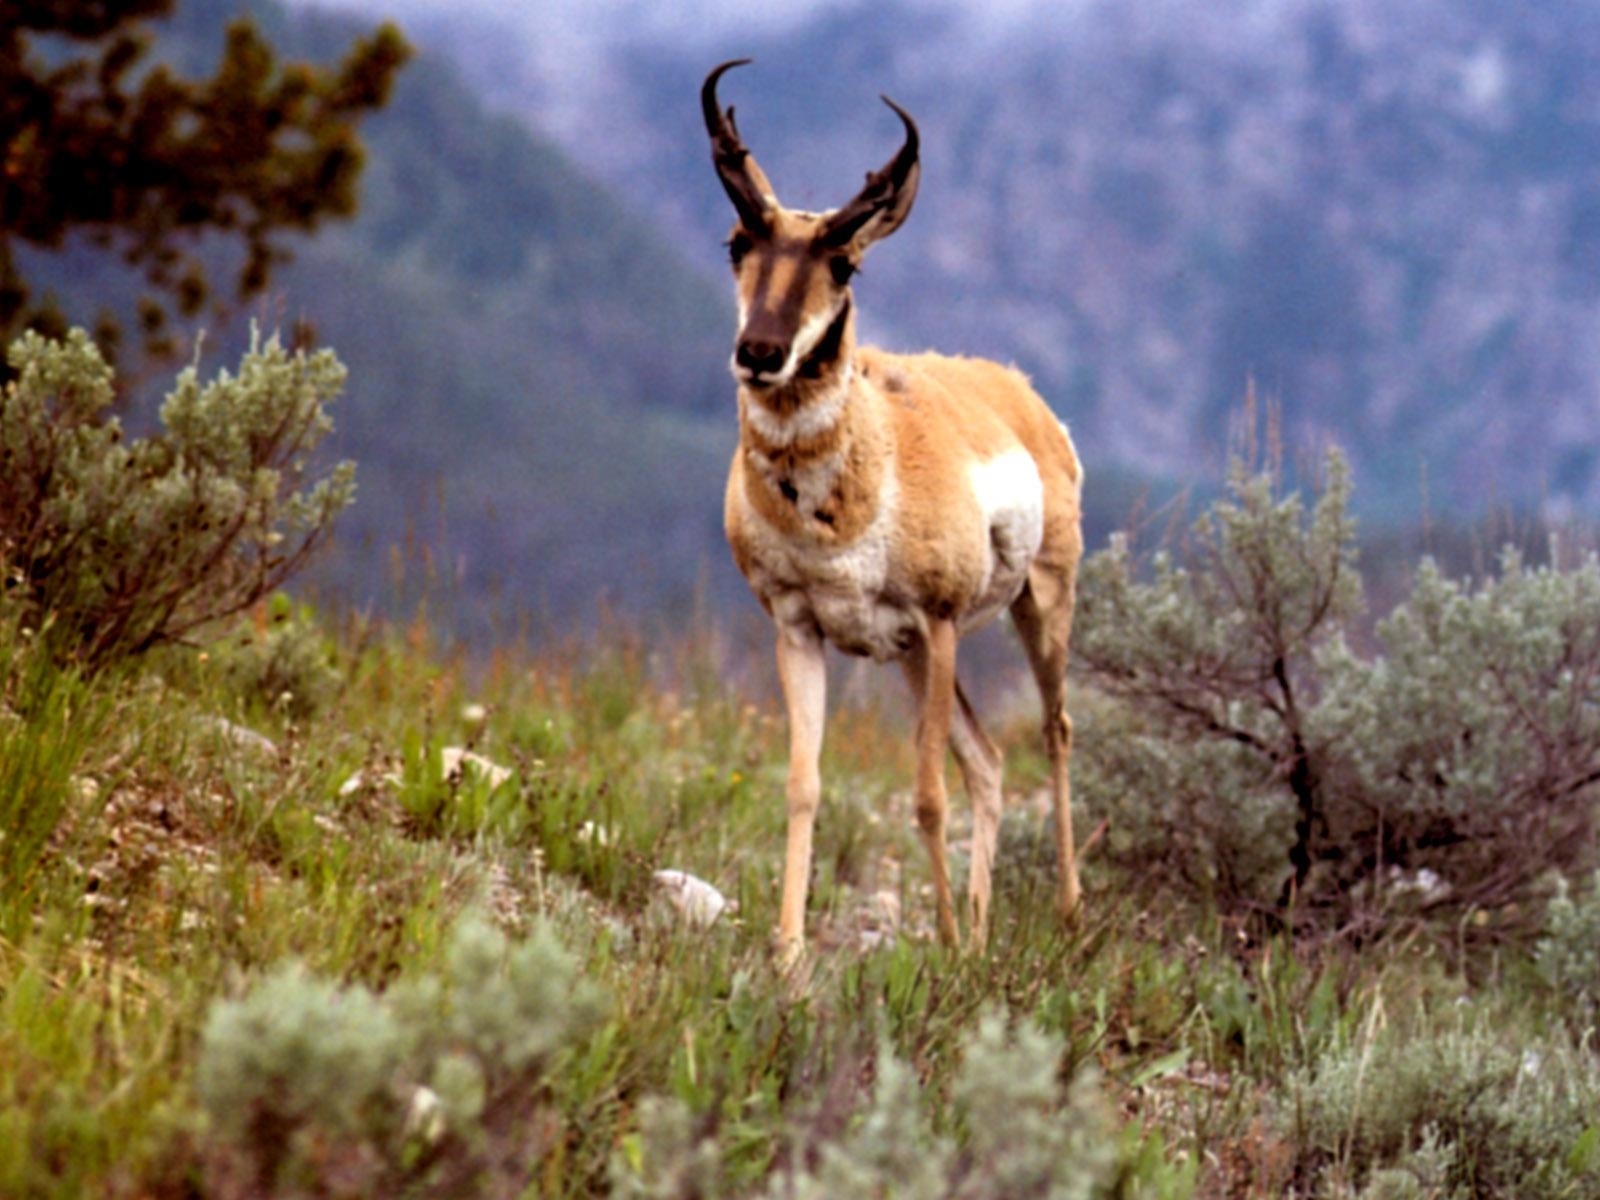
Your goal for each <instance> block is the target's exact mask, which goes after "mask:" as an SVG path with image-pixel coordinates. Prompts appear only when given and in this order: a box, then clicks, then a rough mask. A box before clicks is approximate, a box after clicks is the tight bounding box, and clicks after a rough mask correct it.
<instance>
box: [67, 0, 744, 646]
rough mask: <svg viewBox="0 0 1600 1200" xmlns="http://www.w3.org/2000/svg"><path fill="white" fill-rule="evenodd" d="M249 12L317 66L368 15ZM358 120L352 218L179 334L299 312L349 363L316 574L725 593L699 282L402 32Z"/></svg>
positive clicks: (450, 598)
mask: <svg viewBox="0 0 1600 1200" xmlns="http://www.w3.org/2000/svg"><path fill="white" fill-rule="evenodd" d="M240 7H241V6H240V5H238V4H233V3H224V2H222V0H184V3H182V4H180V5H179V7H178V11H177V14H176V15H175V16H174V18H173V19H172V20H170V21H167V22H162V23H160V24H158V25H157V26H155V31H156V33H157V36H158V42H157V53H158V54H159V55H160V56H162V57H163V58H166V59H168V60H171V61H175V62H178V63H180V64H181V65H183V66H184V67H186V68H188V69H192V70H196V71H199V70H209V69H210V63H211V61H212V60H213V59H214V57H215V55H216V53H217V51H218V50H219V49H220V47H221V45H222V31H223V28H224V26H225V23H226V21H227V19H228V18H229V16H230V15H232V14H233V13H234V12H236V11H238V10H239V9H240ZM251 9H252V11H253V12H254V14H255V17H256V19H257V20H258V21H259V22H260V23H261V24H262V26H263V28H264V30H265V32H266V33H267V35H268V37H269V38H270V40H271V41H272V42H273V43H274V45H275V46H277V47H278V48H279V50H280V51H281V52H282V53H283V54H284V55H285V56H286V57H299V58H309V59H312V60H314V61H330V60H331V59H333V58H335V57H336V56H338V55H339V54H341V53H342V51H343V49H344V47H346V46H347V45H348V44H349V42H350V41H351V40H352V38H353V37H354V36H355V35H356V34H357V33H359V32H361V31H363V30H364V29H365V28H366V27H368V26H370V25H371V23H372V22H371V21H370V20H367V19H364V18H352V17H327V16H321V15H317V14H290V13H288V12H286V11H285V10H283V9H281V8H278V7H276V6H273V5H271V4H257V5H252V6H251ZM363 137H364V140H365V142H366V145H367V148H368V152H369V153H368V162H367V167H366V173H365V176H364V178H363V181H362V188H361V192H362V199H361V208H360V213H359V216H358V217H357V218H356V219H355V220H354V221H352V222H349V223H346V224H336V225H332V226H329V227H328V229H327V230H326V232H324V233H321V234H319V235H318V236H317V237H315V238H312V239H309V240H303V241H301V242H299V243H297V244H294V245H293V247H292V249H293V253H294V257H293V260H292V261H291V262H290V263H289V264H288V265H287V266H285V267H283V268H281V269H280V270H279V271H278V272H277V273H276V274H275V275H274V279H273V285H272V289H271V293H270V295H269V297H268V298H267V300H266V301H265V302H263V303H260V304H254V305H251V306H249V307H248V309H247V311H242V312H238V313H236V314H234V315H233V316H232V317H231V318H229V319H228V320H227V321H225V322H223V323H221V325H220V327H219V324H218V321H217V319H216V318H215V317H210V316H208V317H207V319H206V322H205V323H206V325H207V326H208V328H207V329H206V336H205V338H204V340H203V342H202V346H203V356H202V359H201V368H202V371H203V372H206V373H210V372H213V371H215V370H216V369H218V368H219V367H223V366H231V365H232V364H233V363H234V362H236V361H237V355H238V352H239V350H240V348H241V346H242V344H243V342H244V340H245V339H246V337H247V336H248V329H249V325H250V323H251V322H252V321H257V322H259V323H260V324H261V325H262V327H263V328H264V329H265V330H267V331H269V332H270V331H271V330H273V329H277V328H281V329H284V330H286V331H287V330H289V329H290V328H292V327H295V326H297V325H300V324H301V323H306V324H308V325H309V326H310V327H311V328H312V329H313V330H314V331H315V336H316V339H317V341H318V342H319V343H321V344H326V345H330V346H332V347H333V348H334V349H335V350H336V351H337V352H338V354H339V356H340V358H341V359H342V360H343V361H344V363H345V364H346V365H347V366H348V367H349V369H350V376H349V384H348V387H347V389H346V394H345V396H344V397H343V399H341V400H340V402H339V403H338V405H337V406H336V408H335V413H334V415H335V420H336V423H337V431H336V434H335V436H334V438H333V439H332V441H333V443H334V445H333V453H334V454H336V455H337V456H338V457H347V458H351V459H354V460H356V462H357V464H358V473H357V483H358V490H357V499H356V503H355V505H354V506H353V508H352V509H351V510H350V511H349V512H348V513H347V514H346V515H345V516H344V517H343V518H342V519H341V522H340V525H339V529H338V536H337V539H336V543H335V549H334V551H333V552H332V553H330V554H325V555H323V556H322V557H321V559H320V560H319V562H318V565H317V568H316V570H317V577H318V579H319V582H320V584H321V585H322V586H323V587H324V588H326V589H331V590H332V591H333V592H335V593H336V594H338V595H340V596H342V597H344V598H346V599H347V600H349V601H350V602H353V603H355V604H357V605H359V606H369V605H370V606H376V607H377V608H378V609H380V610H388V611H401V610H404V609H407V608H409V607H410V605H411V604H413V603H414V602H415V601H416V600H418V599H419V598H420V597H422V596H424V595H429V596H432V597H436V598H437V599H438V601H439V602H440V603H443V604H445V605H447V606H448V610H447V611H443V612H440V611H438V609H437V608H436V610H435V612H436V615H438V616H440V617H441V618H442V619H444V620H445V622H446V623H447V624H448V625H451V626H453V627H454V628H456V629H458V630H460V631H462V632H464V633H467V634H469V635H470V634H473V633H474V632H482V631H484V630H485V629H486V628H487V627H488V626H489V624H490V622H491V621H492V620H498V622H499V623H500V625H501V627H502V628H504V627H505V626H507V625H511V624H513V623H516V622H519V621H521V620H522V619H525V618H529V617H533V618H540V617H545V618H550V619H552V620H553V621H554V623H555V624H556V625H558V626H562V627H565V626H568V625H572V624H580V623H583V622H585V621H587V620H589V619H590V618H591V617H592V614H593V613H594V611H595V608H596V606H597V604H601V603H605V604H609V605H611V606H615V607H616V608H618V609H621V610H624V611H629V610H631V611H640V610H645V609H648V610H659V609H660V608H661V607H662V606H667V607H668V608H679V609H681V608H684V607H686V606H687V605H689V604H690V603H691V602H692V600H693V599H694V597H695V596H696V594H697V593H698V592H699V591H701V590H703V588H704V586H705V585H706V584H707V583H709V585H710V586H711V587H712V588H713V589H717V590H725V591H729V592H732V591H734V590H735V589H737V590H739V591H742V590H743V588H742V584H741V583H739V581H738V579H737V575H736V573H735V572H734V571H733V570H732V567H731V565H727V554H726V550H725V548H724V547H723V546H722V545H721V532H720V530H721V504H722V479H723V478H724V476H725V473H726V469H727V462H728V457H729V455H730V454H731V453H732V448H733V443H734V440H735V436H736V434H735V429H734V426H733V421H732V415H731V414H732V412H733V398H732V385H731V381H730V380H729V378H728V374H727V368H726V359H727V353H728V351H727V345H728V336H729V335H728V325H729V322H730V320H731V315H730V314H729V312H728V311H727V310H728V308H729V307H730V302H729V300H728V299H727V297H726V296H725V295H724V294H723V292H722V290H721V289H720V288H718V287H716V286H714V285H713V284H711V283H709V282H708V281H707V280H706V279H705V278H704V277H703V276H702V275H701V274H699V273H698V272H696V271H694V270H692V269H690V267H689V266H688V265H687V264H686V262H685V260H684V258H683V256H682V255H681V253H680V252H679V251H678V250H677V249H676V248H675V247H673V246H672V245H671V244H670V243H669V242H668V241H667V239H665V238H664V237H663V235H662V234H661V232H660V231H659V230H658V229H656V228H654V227H653V226H652V225H651V224H650V223H649V222H648V221H646V220H644V219H643V218H641V216H640V215H639V213H638V212H637V211H635V210H633V209H631V208H630V207H629V206H628V205H626V204H624V203H622V202H619V200H618V199H617V198H616V197H615V196H614V194H613V192H612V191H611V189H609V188H607V187H605V186H604V185H602V184H600V183H597V182H595V181H593V180H592V179H591V178H589V177H588V176H587V174H586V173H585V171H584V170H582V169H581V168H580V167H578V166H577V165H575V164H574V163H573V161H572V160H571V158H570V157H569V155H567V154H566V153H565V152H564V151H563V150H561V149H559V148H558V147H556V146H555V145H553V144H552V143H551V142H550V141H549V140H547V139H545V138H542V137H540V136H539V135H538V134H536V133H535V132H533V131H531V130H530V129H529V128H527V127H526V125H524V124H523V123H522V122H520V121H517V120H514V119H512V118H511V117H508V116H497V115H494V114H493V113H491V112H489V111H487V110H486V109H485V107H484V105H483V103H482V101H481V100H480V99H479V98H478V97H477V95H476V94H475V93H474V92H473V91H472V89H471V88H469V87H468V86H467V85H466V84H465V83H464V82H463V80H462V79H461V77H460V73H459V72H458V70H457V69H456V68H455V67H454V66H452V65H451V64H450V63H449V62H448V61H446V60H445V59H443V58H442V57H440V56H438V55H436V54H432V53H429V52H428V51H427V49H426V47H425V46H424V47H422V53H421V54H420V55H419V57H418V58H417V59H416V60H415V61H414V62H413V63H411V64H410V65H409V66H408V67H407V68H406V69H405V70H404V71H403V72H402V74H401V78H400V81H399V85H398V87H397V90H396V94H395V97H394V99H393V101H392V103H391V105H390V106H389V107H388V108H387V109H386V110H384V111H383V112H382V113H380V114H378V115H377V116H375V117H374V118H372V119H371V120H370V121H369V122H368V123H367V124H366V125H365V126H364V127H363ZM35 262H36V266H37V267H38V269H39V270H40V273H41V274H42V275H44V276H45V277H46V279H47V280H48V282H49V283H50V284H51V285H52V286H53V287H54V288H55V290H56V291H57V293H58V294H59V295H60V297H61V298H62V299H63V301H65V307H66V308H67V309H68V311H69V313H71V314H72V315H73V316H74V318H75V319H77V320H80V321H83V322H84V323H88V321H89V320H91V319H92V317H93V315H94V313H95V312H96V310H97V309H98V308H99V307H100V306H101V305H103V304H106V303H107V302H110V304H111V305H112V306H113V307H116V305H117V304H118V303H119V302H120V303H121V304H122V306H123V307H124V308H126V307H128V301H129V298H130V297H131V295H132V294H133V292H134V291H135V290H136V286H135V281H132V280H130V279H128V278H127V277H126V275H124V274H119V272H118V271H117V269H116V266H115V264H114V262H111V261H107V257H106V256H104V255H97V254H94V253H92V252H91V251H90V250H89V249H88V248H86V247H78V248H76V249H74V250H73V251H72V252H70V253H68V254H66V255H63V256H59V257H57V258H54V259H36V260H35ZM163 377H165V378H170V373H169V372H151V373H150V375H149V378H148V381H147V390H148V391H149V392H151V393H154V394H150V395H146V396H145V397H144V398H143V400H142V401H139V402H136V403H135V406H134V411H133V412H131V413H130V414H129V415H130V418H131V419H132V420H133V422H134V424H135V425H139V424H141V423H144V424H147V423H148V422H149V421H150V420H151V419H152V413H153V409H154V403H155V401H156V400H157V399H158V398H159V396H158V393H159V392H160V391H162V390H163V389H164V387H165V386H166V385H165V384H164V383H163V382H162V379H163Z"/></svg>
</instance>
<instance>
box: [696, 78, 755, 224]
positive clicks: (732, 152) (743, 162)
mask: <svg viewBox="0 0 1600 1200" xmlns="http://www.w3.org/2000/svg"><path fill="white" fill-rule="evenodd" d="M749 61H750V60H749V59H748V58H735V59H732V60H730V61H728V62H725V63H723V64H722V65H721V66H718V67H715V68H714V69H713V70H712V72H711V74H709V75H707V76H706V81H705V83H704V84H702V85H701V87H700V109H701V112H702V113H703V114H704V115H705V119H706V132H707V133H708V134H710V135H711V162H712V164H713V165H714V166H715V167H716V169H717V178H718V179H720V180H722V186H723V188H724V189H725V190H726V191H727V193H728V199H729V200H731V201H733V207H734V210H735V211H736V212H737V213H738V214H739V220H740V221H741V222H742V223H743V224H744V226H745V227H746V228H747V229H749V230H750V232H751V233H763V232H765V231H766V228H767V208H768V206H769V205H770V204H771V203H772V201H771V197H770V195H769V193H770V190H771V189H770V187H769V186H768V184H767V177H766V175H764V174H763V173H762V171H761V168H760V167H759V166H757V165H756V160H755V159H754V158H753V157H752V156H751V154H750V151H749V150H748V149H746V148H745V144H744V142H743V141H742V140H741V139H740V137H739V130H738V127H737V126H736V125H734V123H733V109H732V108H731V107H730V108H729V109H728V110H727V111H726V112H724V111H723V110H722V107H721V105H719V104H718V103H717V81H718V80H719V79H721V78H722V76H723V73H724V72H726V71H730V70H732V69H733V68H734V67H742V66H744V65H745V64H746V63H747V62H749Z"/></svg>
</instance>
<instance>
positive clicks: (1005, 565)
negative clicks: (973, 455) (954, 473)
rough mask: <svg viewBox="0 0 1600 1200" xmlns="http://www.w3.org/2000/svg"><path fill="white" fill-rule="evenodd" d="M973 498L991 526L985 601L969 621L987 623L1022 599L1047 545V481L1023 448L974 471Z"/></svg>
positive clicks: (971, 471) (974, 467) (970, 474)
mask: <svg viewBox="0 0 1600 1200" xmlns="http://www.w3.org/2000/svg"><path fill="white" fill-rule="evenodd" d="M967 474H968V478H969V479H970V480H971V481H972V494H973V495H974V496H975V497H976V498H977V501H978V507H979V508H980V509H982V510H983V517H984V521H985V523H986V524H987V525H988V527H989V549H990V558H989V578H988V581H987V583H986V584H985V586H984V588H983V595H982V598H981V599H980V600H979V601H978V603H977V604H975V605H974V606H973V607H972V610H971V611H970V613H969V615H968V616H967V618H966V619H965V620H964V622H963V626H964V627H965V628H968V629H971V628H974V627H976V626H978V625H981V624H983V623H984V622H985V621H987V620H988V619H989V618H990V617H992V616H994V614H995V613H997V612H999V611H1000V610H1001V609H1002V608H1005V607H1006V606H1007V605H1009V604H1010V603H1011V602H1012V601H1013V600H1015V599H1016V598H1017V597H1018V596H1019V595H1021V594H1022V588H1023V586H1024V585H1025V584H1026V583H1027V581H1028V568H1029V567H1030V566H1032V565H1033V559H1034V556H1035V555H1036V554H1038V553H1039V546H1040V544H1041V543H1042V542H1043V541H1044V483H1043V481H1042V480H1040V478H1039V467H1038V465H1037V464H1036V463H1035V462H1034V461H1033V456H1032V455H1030V454H1029V453H1028V452H1027V451H1026V450H1024V449H1023V448H1022V447H1021V446H1018V447H1016V448H1014V449H1011V450H1007V451H1006V452H1005V453H1004V454H1001V455H998V456H997V457H995V458H991V459H990V460H989V461H988V462H981V463H974V464H973V465H972V466H971V467H970V468H968V473H967Z"/></svg>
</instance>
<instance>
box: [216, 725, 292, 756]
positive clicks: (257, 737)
mask: <svg viewBox="0 0 1600 1200" xmlns="http://www.w3.org/2000/svg"><path fill="white" fill-rule="evenodd" d="M201 723H202V724H203V725H204V726H205V727H206V728H207V729H210V730H212V731H214V732H215V733H217V734H219V735H221V736H222V737H223V738H224V739H226V740H227V741H230V742H232V743H233V744H234V745H235V746H243V747H245V748H246V749H248V750H259V751H261V753H263V754H277V752H278V745H277V743H276V742H274V741H273V740H272V739H271V738H269V737H267V736H266V735H264V734H260V733H257V732H256V731H255V730H254V729H246V728H245V727H244V726H243V725H235V724H234V723H233V722H232V721H230V720H228V718H227V717H202V718H201Z"/></svg>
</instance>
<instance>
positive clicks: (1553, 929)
mask: <svg viewBox="0 0 1600 1200" xmlns="http://www.w3.org/2000/svg"><path fill="white" fill-rule="evenodd" d="M1555 887H1556V894H1555V895H1554V896H1552V897H1551V898H1550V903H1549V906H1548V908H1547V909H1546V912H1545V936H1544V938H1543V939H1542V940H1541V941H1540V942H1539V947H1538V955H1537V962H1538V964H1539V973H1540V974H1541V975H1543V976H1544V978H1545V981H1546V982H1547V983H1549V984H1550V986H1551V987H1552V988H1554V989H1555V990H1556V992H1557V993H1558V994H1559V995H1560V996H1561V999H1562V1001H1563V1003H1564V1004H1565V1005H1566V1007H1567V1009H1568V1011H1569V1012H1570V1014H1571V1016H1572V1017H1573V1019H1574V1021H1575V1023H1576V1024H1577V1025H1578V1027H1579V1028H1581V1029H1585V1028H1586V1029H1590V1030H1593V1029H1594V1026H1595V1020H1596V1017H1597V1016H1600V872H1596V873H1594V874H1592V875H1591V876H1590V877H1589V879H1588V880H1587V881H1586V883H1585V886H1584V888H1583V890H1582V891H1581V892H1579V893H1578V894H1577V895H1576V896H1575V895H1573V890H1572V886H1571V885H1570V884H1569V883H1568V882H1567V881H1566V880H1565V879H1560V878H1558V879H1557V880H1556V883H1555Z"/></svg>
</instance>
